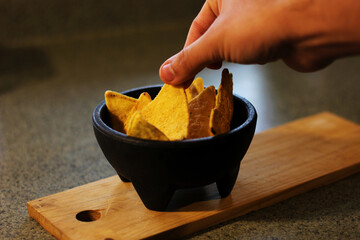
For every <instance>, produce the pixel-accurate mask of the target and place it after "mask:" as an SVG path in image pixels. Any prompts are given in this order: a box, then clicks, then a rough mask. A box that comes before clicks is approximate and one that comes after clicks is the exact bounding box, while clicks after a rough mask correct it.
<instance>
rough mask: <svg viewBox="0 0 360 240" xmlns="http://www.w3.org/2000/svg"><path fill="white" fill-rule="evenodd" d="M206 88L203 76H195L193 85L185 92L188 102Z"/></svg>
mask: <svg viewBox="0 0 360 240" xmlns="http://www.w3.org/2000/svg"><path fill="white" fill-rule="evenodd" d="M203 90H204V82H203V80H202V78H201V77H198V78H195V79H194V81H193V82H192V83H191V85H190V86H189V87H188V88H186V90H185V93H186V97H187V100H188V102H190V101H191V99H193V98H194V97H196V96H197V95H199V93H200V92H202V91H203Z"/></svg>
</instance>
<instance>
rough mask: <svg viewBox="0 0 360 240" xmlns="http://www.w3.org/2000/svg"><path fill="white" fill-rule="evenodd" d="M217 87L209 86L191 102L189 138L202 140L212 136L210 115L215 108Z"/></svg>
mask: <svg viewBox="0 0 360 240" xmlns="http://www.w3.org/2000/svg"><path fill="white" fill-rule="evenodd" d="M215 98H216V93H215V87H214V86H209V87H207V88H206V89H205V90H203V91H202V92H200V94H199V95H197V96H196V97H195V98H193V99H192V100H191V101H190V102H189V114H190V119H189V136H188V138H202V137H209V136H212V135H213V134H212V132H211V130H210V114H211V111H212V109H213V108H214V107H215Z"/></svg>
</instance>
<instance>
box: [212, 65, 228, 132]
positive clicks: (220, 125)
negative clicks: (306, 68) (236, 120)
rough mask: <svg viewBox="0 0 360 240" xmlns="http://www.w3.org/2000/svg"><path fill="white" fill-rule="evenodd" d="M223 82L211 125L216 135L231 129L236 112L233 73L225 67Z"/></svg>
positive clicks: (217, 96)
mask: <svg viewBox="0 0 360 240" xmlns="http://www.w3.org/2000/svg"><path fill="white" fill-rule="evenodd" d="M221 75H222V76H221V83H220V86H219V89H218V93H217V95H216V105H215V108H214V109H213V110H212V111H211V115H210V127H211V131H212V133H213V134H214V135H216V134H222V133H226V132H228V131H230V123H231V119H232V115H233V112H234V99H233V94H232V91H233V82H232V74H231V73H229V70H227V69H224V70H223V71H222V74H221Z"/></svg>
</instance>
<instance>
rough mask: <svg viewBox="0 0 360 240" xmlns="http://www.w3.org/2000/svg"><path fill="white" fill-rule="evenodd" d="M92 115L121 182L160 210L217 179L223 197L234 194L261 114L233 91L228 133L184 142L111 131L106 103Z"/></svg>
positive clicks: (136, 94) (132, 93) (154, 89)
mask: <svg viewBox="0 0 360 240" xmlns="http://www.w3.org/2000/svg"><path fill="white" fill-rule="evenodd" d="M160 88H161V86H148V87H142V88H137V89H132V90H129V91H126V92H123V94H125V95H128V96H131V97H134V98H138V97H139V95H140V94H141V93H142V92H148V93H149V94H150V95H151V97H152V98H154V97H155V96H156V95H157V93H158V92H159V90H160ZM92 119H93V126H94V131H95V136H96V139H97V141H98V143H99V145H100V148H101V149H102V151H103V153H104V155H105V157H106V159H107V160H108V161H109V162H110V164H111V165H112V167H113V168H114V169H115V170H116V172H117V173H118V175H119V177H120V178H121V180H122V181H124V182H132V184H133V186H134V188H135V190H136V191H137V193H138V194H139V196H140V198H141V200H142V202H143V203H144V205H145V206H146V207H147V208H148V209H151V210H157V211H162V210H165V209H166V207H167V205H168V203H169V201H170V199H171V197H172V195H173V194H174V192H175V191H176V190H178V189H184V188H194V187H201V186H205V185H208V184H211V183H216V185H217V189H218V191H219V194H220V196H221V197H226V196H228V195H229V194H230V192H231V190H232V189H233V187H234V184H235V182H236V178H237V176H238V172H239V167H240V162H241V160H242V158H243V157H244V155H245V153H246V152H247V150H248V148H249V145H250V143H251V141H252V138H253V136H254V132H255V127H256V120H257V114H256V110H255V108H254V106H253V105H252V104H251V103H250V102H249V101H247V100H246V99H244V98H242V97H239V96H237V95H234V114H233V118H232V122H231V130H230V131H229V132H227V133H225V134H220V135H217V136H214V137H207V138H199V139H189V140H183V141H153V140H145V139H139V138H134V137H130V136H127V135H126V134H123V133H120V132H118V131H116V130H114V129H112V128H111V124H110V118H109V112H108V109H107V107H106V104H105V101H102V102H101V103H100V104H99V105H98V106H97V107H96V108H95V110H94V113H93V116H92Z"/></svg>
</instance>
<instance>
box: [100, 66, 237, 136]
mask: <svg viewBox="0 0 360 240" xmlns="http://www.w3.org/2000/svg"><path fill="white" fill-rule="evenodd" d="M232 91H233V82H232V74H231V73H229V71H228V70H227V69H224V70H223V71H222V77H221V83H220V86H219V88H218V90H217V93H216V91H215V87H214V86H209V87H207V88H205V87H204V83H203V80H202V79H201V78H196V79H195V80H194V81H193V83H192V84H191V85H190V86H189V87H188V88H186V89H184V88H182V87H175V86H172V85H168V84H164V85H163V86H162V88H161V90H160V91H159V93H158V95H157V96H156V97H155V98H154V99H153V100H152V99H151V97H150V95H149V94H148V93H146V92H143V93H142V94H141V95H140V96H139V98H138V99H136V98H132V97H129V96H126V95H123V94H120V93H117V92H114V91H106V92H105V102H106V106H107V108H108V110H109V113H110V120H111V124H112V128H114V129H115V130H117V131H119V132H122V133H125V134H127V135H129V136H133V137H137V138H143V139H151V140H158V141H179V140H184V139H193V138H203V137H210V136H214V135H217V134H221V133H225V132H227V131H229V130H230V122H231V119H232V115H233V94H232Z"/></svg>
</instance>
